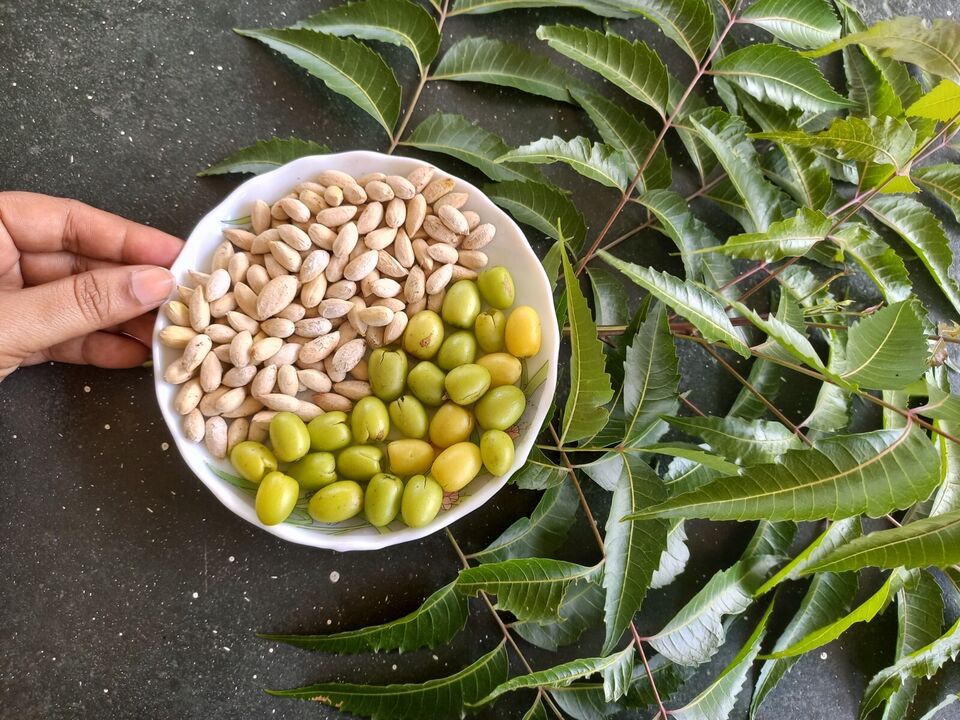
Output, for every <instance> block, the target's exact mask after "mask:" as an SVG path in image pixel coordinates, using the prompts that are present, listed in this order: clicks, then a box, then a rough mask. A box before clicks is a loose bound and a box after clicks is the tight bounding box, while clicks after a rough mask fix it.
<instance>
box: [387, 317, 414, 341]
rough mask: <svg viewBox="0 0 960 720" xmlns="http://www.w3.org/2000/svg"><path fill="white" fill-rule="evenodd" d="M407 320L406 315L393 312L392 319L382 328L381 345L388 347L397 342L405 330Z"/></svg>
mask: <svg viewBox="0 0 960 720" xmlns="http://www.w3.org/2000/svg"><path fill="white" fill-rule="evenodd" d="M408 320H409V319H408V318H407V314H406V313H404V312H395V313H394V314H393V319H392V320H390V322H389V323H388V324H387V326H386V327H384V328H383V344H384V345H390V344H392V343H395V342H397V341H398V340H399V339H400V338H401V337H402V336H403V331H404V330H406V329H407V322H408Z"/></svg>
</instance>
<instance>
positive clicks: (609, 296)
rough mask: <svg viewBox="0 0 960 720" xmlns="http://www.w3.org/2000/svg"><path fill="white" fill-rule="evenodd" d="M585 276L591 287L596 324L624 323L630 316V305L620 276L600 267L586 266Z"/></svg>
mask: <svg viewBox="0 0 960 720" xmlns="http://www.w3.org/2000/svg"><path fill="white" fill-rule="evenodd" d="M587 276H588V277H589V278H590V287H591V288H593V307H594V309H595V310H596V314H597V325H625V324H626V323H627V321H628V320H629V318H630V316H629V312H630V307H629V305H628V304H627V291H626V288H625V287H624V285H623V282H622V281H621V278H620V276H619V275H618V274H617V273H615V272H613V270H607V269H606V268H602V267H596V268H594V267H588V268H587Z"/></svg>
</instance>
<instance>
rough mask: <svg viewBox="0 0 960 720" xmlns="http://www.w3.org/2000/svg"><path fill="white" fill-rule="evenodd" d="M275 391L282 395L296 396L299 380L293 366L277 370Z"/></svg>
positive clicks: (283, 366)
mask: <svg viewBox="0 0 960 720" xmlns="http://www.w3.org/2000/svg"><path fill="white" fill-rule="evenodd" d="M277 389H278V390H279V391H280V392H282V393H283V394H284V395H296V394H297V393H298V392H300V378H298V377H297V369H296V368H295V367H294V366H293V365H281V366H279V368H277Z"/></svg>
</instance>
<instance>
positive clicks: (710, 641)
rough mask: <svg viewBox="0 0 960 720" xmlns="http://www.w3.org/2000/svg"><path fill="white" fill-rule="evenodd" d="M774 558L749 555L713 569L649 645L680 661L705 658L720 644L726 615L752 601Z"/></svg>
mask: <svg viewBox="0 0 960 720" xmlns="http://www.w3.org/2000/svg"><path fill="white" fill-rule="evenodd" d="M775 562H776V560H775V559H774V558H772V557H764V556H761V557H759V558H748V559H744V560H740V561H739V562H738V563H736V564H735V565H733V566H732V567H730V568H728V569H727V570H723V571H721V572H718V573H716V574H715V575H714V576H713V577H712V578H710V581H709V582H708V583H707V584H706V585H704V586H703V588H702V589H701V590H700V592H698V593H697V594H696V595H694V596H693V598H692V599H691V600H690V602H688V603H687V604H686V605H685V606H684V607H683V608H682V609H681V610H680V612H678V613H677V614H676V615H675V616H674V617H673V619H672V620H670V622H668V623H667V624H666V626H664V628H663V629H662V630H661V631H660V632H658V633H657V634H656V635H654V636H653V637H651V638H650V641H649V642H650V645H652V646H653V648H654V649H655V650H656V651H657V652H659V653H661V654H663V655H665V656H666V657H667V658H668V659H670V660H672V661H673V662H675V663H677V664H679V665H699V664H701V663H703V662H706V661H707V660H709V659H710V658H711V657H713V655H714V653H716V652H717V650H718V649H719V648H720V646H721V645H722V644H723V641H724V639H725V638H726V631H725V630H724V627H723V617H724V616H725V615H739V614H740V613H742V612H743V611H744V610H746V609H747V608H748V607H750V605H751V604H752V603H753V593H754V591H755V590H756V589H757V588H758V587H759V586H760V584H761V583H762V582H763V580H764V578H765V577H766V576H767V574H768V573H769V572H770V569H771V568H772V567H773V565H774V564H775Z"/></svg>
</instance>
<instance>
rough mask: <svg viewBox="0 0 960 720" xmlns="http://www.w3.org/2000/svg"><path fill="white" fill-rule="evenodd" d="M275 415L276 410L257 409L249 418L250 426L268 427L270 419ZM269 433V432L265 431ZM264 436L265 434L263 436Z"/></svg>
mask: <svg viewBox="0 0 960 720" xmlns="http://www.w3.org/2000/svg"><path fill="white" fill-rule="evenodd" d="M276 415H277V411H276V410H266V409H265V410H259V411H257V412H256V413H254V415H253V417H251V418H250V427H251V428H254V427H263V428H266V429H267V430H269V429H270V421H271V420H273V418H275V417H276ZM267 434H268V435H269V432H268V433H267ZM264 437H266V435H265V436H264Z"/></svg>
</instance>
